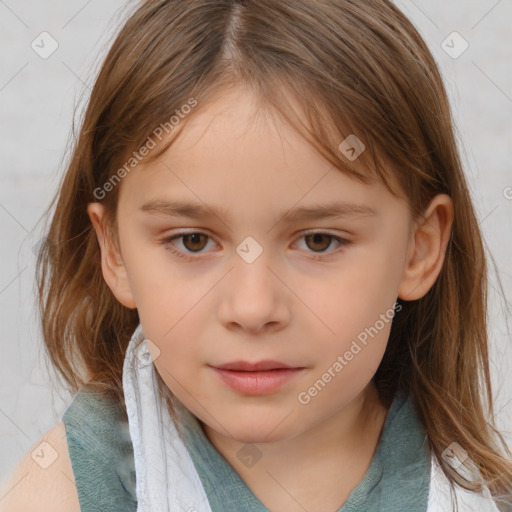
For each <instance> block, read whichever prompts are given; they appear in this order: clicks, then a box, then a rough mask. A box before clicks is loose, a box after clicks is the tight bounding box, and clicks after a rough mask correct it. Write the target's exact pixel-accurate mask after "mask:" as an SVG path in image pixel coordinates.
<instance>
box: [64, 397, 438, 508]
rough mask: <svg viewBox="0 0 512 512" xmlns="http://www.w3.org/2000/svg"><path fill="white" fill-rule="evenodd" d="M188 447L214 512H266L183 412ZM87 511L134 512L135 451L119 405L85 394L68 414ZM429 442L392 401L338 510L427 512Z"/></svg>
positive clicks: (406, 409)
mask: <svg viewBox="0 0 512 512" xmlns="http://www.w3.org/2000/svg"><path fill="white" fill-rule="evenodd" d="M180 411H181V417H182V421H183V427H184V428H183V434H184V442H185V446H186V447H187V450H188V451H189V453H190V456H191V458H192V460H193V462H194V465H195V468H196V470H197V472H198V474H199V477H200V479H201V482H202V484H203V487H204V489H205V492H206V495H207V497H208V501H209V504H210V507H211V509H212V511H213V512H231V511H236V512H245V511H250V512H268V509H267V508H266V507H265V506H264V505H263V504H262V503H261V502H260V501H259V500H258V498H257V497H256V496H255V495H254V494H253V493H252V491H251V490H250V489H249V488H248V487H247V485H246V484H245V483H244V481H243V480H242V479H241V478H240V477H239V476H238V474H237V473H236V471H235V470H234V469H233V468H232V466H231V465H230V464H229V463H228V462H227V460H226V459H225V458H224V457H223V456H222V455H221V454H220V453H219V452H218V451H217V450H216V448H215V447H214V446H213V445H212V444H211V443H210V441H209V440H208V438H207V437H206V435H205V434H204V431H203V429H202V426H201V424H200V422H199V421H198V419H197V418H196V417H195V416H194V415H193V414H192V413H190V412H189V411H188V410H187V409H185V408H184V407H183V408H181V409H180ZM63 421H64V423H65V425H66V437H67V442H68V449H69V456H70V459H71V464H72V467H73V473H74V475H75V481H76V485H77V490H78V498H79V501H80V506H81V511H82V512H99V511H101V512H132V511H133V512H136V510H137V498H136V494H135V469H134V460H133V446H132V443H131V439H130V435H129V430H128V423H127V422H126V421H124V417H123V415H122V412H121V409H120V406H115V405H113V404H110V403H108V402H106V400H105V399H104V398H103V397H102V396H101V395H99V394H94V393H91V392H90V391H88V390H86V388H84V389H82V390H80V391H79V392H78V393H77V394H76V395H75V397H74V398H73V401H72V402H71V404H70V405H69V406H68V408H67V409H66V411H65V413H64V415H63ZM430 471H431V467H430V455H429V451H428V448H427V437H426V433H425V431H424V429H423V428H422V426H421V424H420V422H419V419H418V417H417V413H416V410H415V407H414V403H413V401H412V400H411V399H410V398H409V399H408V398H407V397H406V396H405V395H403V394H399V395H397V396H396V397H395V399H394V401H393V403H392V405H391V407H390V409H389V412H388V415H387V418H386V421H385V423H384V427H383V430H382V434H381V437H380V440H379V443H378V445H377V449H376V451H375V454H374V456H373V458H372V461H371V463H370V466H369V468H368V470H367V472H366V473H365V475H364V477H363V478H362V480H361V481H360V482H359V484H358V485H357V486H356V487H355V488H354V489H353V490H352V492H351V494H350V496H349V498H348V499H347V501H346V502H345V503H344V504H343V506H342V507H341V508H340V509H339V510H338V511H337V512H363V511H364V512H401V511H403V512H405V511H406V512H426V510H427V504H428V493H429V485H430Z"/></svg>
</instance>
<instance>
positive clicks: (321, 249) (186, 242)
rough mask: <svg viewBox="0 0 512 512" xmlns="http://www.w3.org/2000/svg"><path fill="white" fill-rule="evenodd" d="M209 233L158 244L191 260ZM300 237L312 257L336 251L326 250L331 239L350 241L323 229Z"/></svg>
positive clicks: (340, 242)
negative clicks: (177, 241)
mask: <svg viewBox="0 0 512 512" xmlns="http://www.w3.org/2000/svg"><path fill="white" fill-rule="evenodd" d="M209 238H210V237H209V235H207V234H206V233H201V232H198V231H192V232H189V233H178V234H176V235H173V236H171V237H167V238H164V239H163V240H162V241H161V242H160V244H162V245H163V246H164V247H165V248H166V249H167V250H169V251H171V252H172V253H174V254H176V255H178V256H180V257H182V258H185V259H188V260H193V259H194V256H192V257H190V255H193V254H200V253H201V252H204V251H203V249H204V248H205V247H206V245H207V240H208V239H209ZM180 239H181V244H182V246H183V247H184V250H183V249H177V248H176V243H175V240H180ZM300 239H304V240H305V241H306V247H307V248H308V249H311V254H312V255H313V257H314V258H315V255H316V258H317V259H322V258H325V256H323V254H331V253H333V252H336V251H328V252H327V249H329V247H331V245H332V241H333V240H334V241H335V242H336V243H337V244H338V248H339V247H343V246H347V245H349V244H350V243H351V242H350V241H348V240H345V239H344V238H341V237H338V236H335V235H332V234H330V233H326V232H323V231H308V232H306V233H304V234H303V235H302V236H301V237H300Z"/></svg>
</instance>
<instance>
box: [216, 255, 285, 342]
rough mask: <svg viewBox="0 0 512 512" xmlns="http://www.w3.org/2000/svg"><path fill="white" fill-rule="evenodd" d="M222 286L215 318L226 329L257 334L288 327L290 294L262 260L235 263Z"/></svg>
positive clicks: (263, 259)
mask: <svg viewBox="0 0 512 512" xmlns="http://www.w3.org/2000/svg"><path fill="white" fill-rule="evenodd" d="M222 286H223V294H222V296H223V300H222V302H221V304H220V305H219V312H218V315H219V321H220V322H221V323H222V324H223V325H224V326H225V327H226V328H228V329H238V330H241V331H245V332H248V333H251V334H261V333H267V332H274V331H276V330H280V329H282V328H284V327H285V326H286V325H287V324H288V322H289V320H290V308H289V304H288V301H289V300H290V298H289V297H290V292H289V290H288V289H287V287H286V286H285V285H284V284H283V282H282V280H281V279H279V278H278V275H277V273H276V271H275V270H273V269H271V268H270V267H269V265H268V260H267V259H266V258H265V257H261V256H260V257H259V258H258V259H256V260H255V261H253V262H252V263H247V262H246V261H244V260H243V259H240V260H239V261H236V262H235V268H233V270H232V271H231V272H230V273H229V275H228V276H227V278H226V279H225V280H224V282H223V285H222Z"/></svg>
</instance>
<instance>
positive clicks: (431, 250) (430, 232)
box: [398, 194, 454, 300]
mask: <svg viewBox="0 0 512 512" xmlns="http://www.w3.org/2000/svg"><path fill="white" fill-rule="evenodd" d="M453 216H454V210H453V201H452V199H451V197H450V196H448V195H447V194H439V195H437V196H435V197H434V199H432V201H431V202H430V204H429V206H428V208H427V209H426V210H425V213H424V215H423V217H421V218H420V219H419V221H418V222H417V224H416V226H415V227H414V230H413V233H412V236H411V243H410V246H409V253H408V256H407V261H406V266H405V269H404V274H403V277H402V282H401V283H400V288H399V291H398V297H399V298H401V299H403V300H417V299H420V298H422V297H423V296H425V295H426V294H427V293H428V291H429V290H430V289H431V288H432V286H433V285H434V283H435V281H436V279H437V277H438V276H439V274H440V273H441V269H442V267H443V263H444V259H445V253H446V248H447V246H448V242H449V240H450V235H451V228H452V224H453Z"/></svg>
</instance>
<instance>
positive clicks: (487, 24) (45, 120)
mask: <svg viewBox="0 0 512 512" xmlns="http://www.w3.org/2000/svg"><path fill="white" fill-rule="evenodd" d="M396 3H397V5H398V6H399V7H400V8H401V9H402V10H403V11H404V12H405V13H406V14H407V15H408V17H409V18H410V19H411V20H412V21H413V23H414V24H415V25H416V26H417V27H418V29H419V30H420V32H421V34H422V35H423V37H424V38H425V40H426V41H427V43H428V44H429V46H430V48H431V50H432V52H433V54H434V56H435V58H436V60H437V62H438V64H439V66H440V68H441V72H442V74H443V77H444V80H445V83H446V87H447V90H448V93H449V95H450V100H451V103H452V109H453V114H454V117H455V121H456V124H457V130H458V139H459V141H460V148H461V152H462V158H463V162H464V163H465V168H466V173H467V176H468V179H469V182H470V186H471V190H472V193H473V198H474V201H475V205H476V208H477V212H478V217H479V219H480V225H481V228H482V230H483V233H484V236H485V239H486V242H487V245H488V248H489V253H490V254H492V255H493V257H494V259H495V261H496V264H497V269H498V272H499V276H500V278H501V281H502V283H503V286H504V293H502V290H500V288H499V285H498V282H497V279H496V275H495V273H494V271H492V272H491V275H490V288H489V290H490V297H489V299H490V306H491V311H490V317H489V322H490V335H491V347H490V348H491V360H492V378H493V383H494V396H495V400H496V412H497V413H498V414H497V418H496V422H497V424H498V426H499V427H500V428H501V429H502V430H503V431H504V434H505V435H506V437H507V440H508V442H509V444H510V445H511V447H512V435H511V431H512V386H511V382H512V378H511V377H510V368H511V367H512V341H511V339H510V337H509V335H507V330H510V329H509V327H507V317H506V311H507V309H508V311H509V312H510V311H511V304H512V272H511V261H512V236H511V235H512V230H511V223H512V170H511V162H512V158H511V157H512V149H511V148H512V72H511V70H512V65H511V64H512V44H511V43H512V41H511V32H510V19H512V2H510V1H507V0H501V1H496V0H452V1H450V2H446V1H444V0H429V1H423V2H421V3H420V1H419V0H417V1H414V2H413V1H409V0H404V1H402V0H399V1H397V2H396ZM129 4H130V6H129V8H131V6H133V2H130V3H129ZM126 6H127V3H126V2H123V1H120V0H109V1H108V2H104V1H99V0H89V1H86V0H0V58H1V66H0V116H1V117H0V119H1V124H0V159H1V160H0V236H1V244H0V322H1V336H0V343H1V345H0V348H1V351H0V486H1V487H3V484H4V482H5V481H6V479H7V478H8V477H9V476H10V474H11V472H12V470H13V469H14V467H15V465H16V464H17V463H18V462H19V460H20V459H21V457H22V456H23V455H24V454H25V453H26V452H27V451H28V450H29V449H30V448H31V447H32V445H33V444H34V443H35V442H36V441H37V440H38V439H39V437H40V436H41V435H42V434H43V433H44V432H46V431H47V430H48V429H49V428H51V427H52V426H53V425H54V424H55V423H56V422H57V421H59V420H60V419H61V416H62V414H63V412H64V410H65V408H66V407H67V405H68V404H69V402H70V400H71V398H72V396H70V395H69V393H67V392H66V391H65V390H64V389H63V388H62V387H61V386H60V384H59V382H58V381H55V379H52V378H51V376H50V375H52V374H50V373H49V368H48V364H47V362H46V360H45V357H44V351H43V346H42V337H41V333H40V328H39V323H38V322H39V320H38V316H37V309H36V303H35V297H36V295H35V281H34V269H35V265H34V264H35V254H34V246H37V243H38V241H39V240H40V239H41V237H42V231H41V229H42V227H43V223H42V222H41V220H40V219H41V215H42V214H43V212H44V210H45V209H46V208H47V206H48V204H49V201H50V199H51V198H52V197H53V194H54V192H55V190H56V188H57V185H58V183H59V181H60V178H61V176H62V173H63V171H64V167H65V166H64V164H65V162H66V160H65V155H64V152H65V148H66V144H67V141H68V137H69V135H70V131H71V123H72V119H73V116H74V107H75V105H76V104H77V103H79V104H80V105H83V104H84V102H83V100H82V101H81V102H80V99H81V98H84V99H87V95H88V94H89V92H90V88H91V86H92V84H93V82H94V76H95V72H96V69H97V66H98V64H99V62H100V60H101V57H102V56H103V55H104V53H105V51H106V46H105V45H106V43H107V42H108V41H109V40H110V39H111V38H112V35H113V34H114V33H115V31H116V30H117V26H118V23H119V20H120V19H121V17H122V14H123V11H119V9H121V8H123V9H124V10H125V11H124V12H126V10H127V8H126ZM42 32H48V33H49V34H50V35H51V37H52V38H53V39H55V41H56V42H57V44H58V48H57V49H56V51H55V52H54V53H53V54H52V55H50V56H49V57H48V58H42V57H41V56H40V55H39V54H38V53H36V51H35V50H34V49H33V48H32V46H31V45H32V42H33V41H35V43H34V45H37V44H38V45H39V52H40V53H41V52H43V51H49V50H50V49H51V44H52V41H51V40H50V39H48V36H46V35H44V36H40V34H41V33H42ZM453 32H457V33H458V34H453ZM41 37H43V38H46V39H45V43H44V48H45V50H43V48H42V46H43V43H41V42H40V41H41ZM443 41H445V42H444V43H443ZM466 45H468V47H467V49H466V50H465V51H464V53H462V54H461V55H460V56H459V55H458V54H459V53H461V52H462V50H464V49H465V47H466ZM36 48H38V47H37V46H36ZM454 57H457V58H454ZM84 95H85V96H84ZM491 270H492V265H491ZM508 320H510V315H509V316H508Z"/></svg>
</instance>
